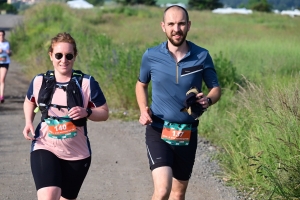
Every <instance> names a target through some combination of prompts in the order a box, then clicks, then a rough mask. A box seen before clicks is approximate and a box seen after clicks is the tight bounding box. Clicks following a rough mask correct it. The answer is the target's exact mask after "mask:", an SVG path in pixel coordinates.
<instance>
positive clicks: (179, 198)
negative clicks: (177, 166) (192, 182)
mask: <svg viewBox="0 0 300 200" xmlns="http://www.w3.org/2000/svg"><path fill="white" fill-rule="evenodd" d="M188 183H189V181H180V180H177V179H175V178H173V182H172V190H171V194H170V198H169V200H184V199H185V193H186V189H187V186H188Z"/></svg>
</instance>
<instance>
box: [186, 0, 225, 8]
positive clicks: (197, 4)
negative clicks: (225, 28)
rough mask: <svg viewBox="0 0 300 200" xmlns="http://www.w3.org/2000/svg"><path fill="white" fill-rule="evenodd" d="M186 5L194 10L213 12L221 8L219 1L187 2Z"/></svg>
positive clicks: (193, 0) (194, 0) (195, 0)
mask: <svg viewBox="0 0 300 200" xmlns="http://www.w3.org/2000/svg"><path fill="white" fill-rule="evenodd" d="M188 5H189V8H191V9H195V10H213V9H216V8H221V7H223V4H222V3H220V1H219V0H189V2H188Z"/></svg>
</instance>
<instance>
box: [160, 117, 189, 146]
mask: <svg viewBox="0 0 300 200" xmlns="http://www.w3.org/2000/svg"><path fill="white" fill-rule="evenodd" d="M191 130H192V125H191V124H177V123H171V122H168V121H165V122H164V127H163V131H162V134H161V139H163V140H164V141H165V142H167V143H169V144H171V145H175V146H184V145H189V142H190V137H191V132H192V131H191Z"/></svg>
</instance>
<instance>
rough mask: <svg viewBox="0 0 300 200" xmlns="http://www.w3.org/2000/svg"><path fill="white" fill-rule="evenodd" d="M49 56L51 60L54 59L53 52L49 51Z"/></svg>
mask: <svg viewBox="0 0 300 200" xmlns="http://www.w3.org/2000/svg"><path fill="white" fill-rule="evenodd" d="M48 54H49V57H50V60H51V61H52V52H49V53H48Z"/></svg>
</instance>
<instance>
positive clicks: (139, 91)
mask: <svg viewBox="0 0 300 200" xmlns="http://www.w3.org/2000/svg"><path fill="white" fill-rule="evenodd" d="M135 95H136V100H137V103H138V105H139V108H140V113H141V116H140V119H139V122H140V123H141V124H142V125H147V124H150V123H152V119H151V116H150V115H152V114H151V111H150V109H149V107H148V84H146V83H142V82H140V81H137V83H136V86H135Z"/></svg>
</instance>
